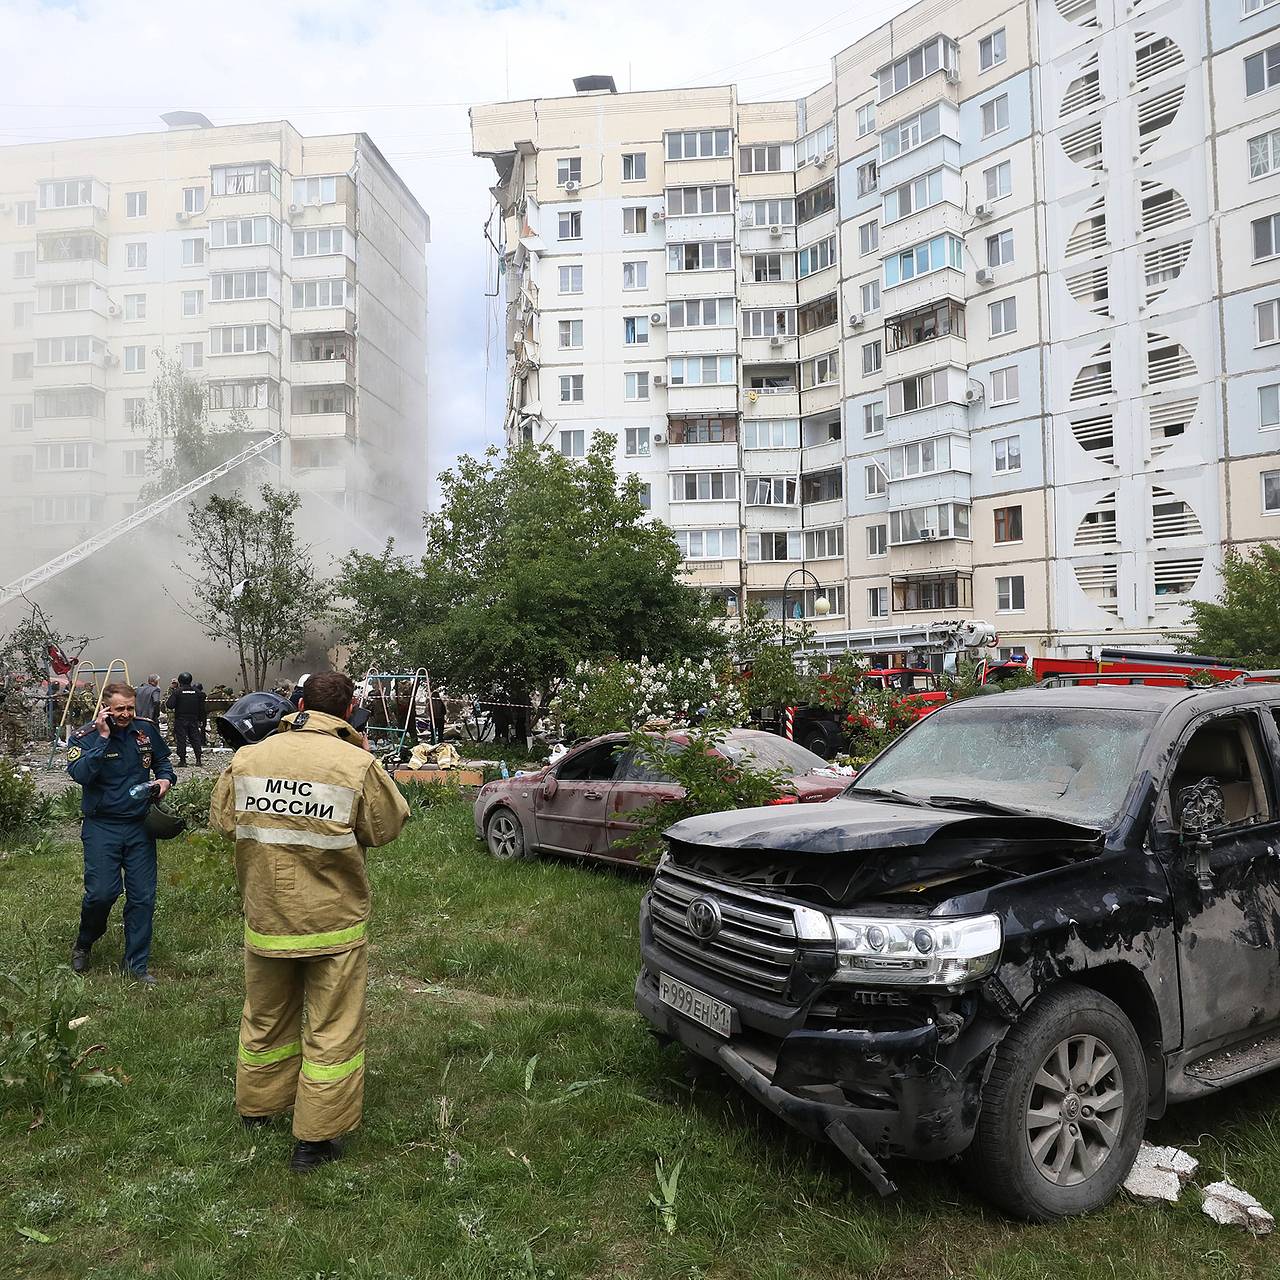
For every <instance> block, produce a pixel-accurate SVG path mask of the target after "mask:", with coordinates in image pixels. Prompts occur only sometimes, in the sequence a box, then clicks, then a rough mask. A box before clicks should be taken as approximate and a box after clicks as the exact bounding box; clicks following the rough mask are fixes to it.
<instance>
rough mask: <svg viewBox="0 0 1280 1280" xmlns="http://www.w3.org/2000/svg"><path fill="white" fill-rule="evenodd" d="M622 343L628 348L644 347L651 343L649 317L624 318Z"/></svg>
mask: <svg viewBox="0 0 1280 1280" xmlns="http://www.w3.org/2000/svg"><path fill="white" fill-rule="evenodd" d="M622 341H623V343H624V345H626V346H628V347H642V346H644V345H645V344H646V343H647V342H648V341H649V317H648V316H623V318H622Z"/></svg>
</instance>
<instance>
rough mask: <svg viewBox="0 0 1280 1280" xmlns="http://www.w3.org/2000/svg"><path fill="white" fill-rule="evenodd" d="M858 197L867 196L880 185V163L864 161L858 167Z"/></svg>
mask: <svg viewBox="0 0 1280 1280" xmlns="http://www.w3.org/2000/svg"><path fill="white" fill-rule="evenodd" d="M857 173H858V196H859V197H862V196H869V195H870V194H871V193H872V192H873V191H875V190H876V189H877V188H878V187H879V185H880V162H879V161H878V160H866V161H864V162H863V163H862V164H860V165H859V166H858V170H857Z"/></svg>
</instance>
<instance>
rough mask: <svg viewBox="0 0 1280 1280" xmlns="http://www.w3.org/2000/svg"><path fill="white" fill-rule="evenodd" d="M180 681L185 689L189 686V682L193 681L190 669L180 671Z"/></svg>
mask: <svg viewBox="0 0 1280 1280" xmlns="http://www.w3.org/2000/svg"><path fill="white" fill-rule="evenodd" d="M178 683H179V684H180V685H182V687H183V688H184V689H185V688H186V687H187V685H189V684H190V683H191V672H190V671H179V672H178Z"/></svg>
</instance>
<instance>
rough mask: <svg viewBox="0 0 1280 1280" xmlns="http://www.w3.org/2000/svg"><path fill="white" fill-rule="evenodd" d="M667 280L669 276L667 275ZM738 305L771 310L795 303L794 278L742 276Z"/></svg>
mask: <svg viewBox="0 0 1280 1280" xmlns="http://www.w3.org/2000/svg"><path fill="white" fill-rule="evenodd" d="M667 278H668V280H669V279H670V277H669V276H668V277H667ZM728 289H729V292H730V293H733V292H735V287H734V284H733V281H732V280H730V281H729V285H728ZM736 292H737V294H738V305H739V306H740V307H741V308H742V309H743V310H744V311H749V310H754V309H757V308H760V309H765V310H772V309H775V308H780V307H794V306H795V305H796V282H795V281H794V280H754V279H752V278H751V277H749V276H744V277H743V278H742V280H741V281H740V282H739V284H738V285H737V288H736Z"/></svg>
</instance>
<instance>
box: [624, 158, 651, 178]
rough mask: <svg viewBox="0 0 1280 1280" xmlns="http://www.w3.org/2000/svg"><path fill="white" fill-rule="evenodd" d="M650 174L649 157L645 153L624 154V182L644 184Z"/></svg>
mask: <svg viewBox="0 0 1280 1280" xmlns="http://www.w3.org/2000/svg"><path fill="white" fill-rule="evenodd" d="M648 173H649V161H648V157H647V156H646V155H645V153H644V152H643V151H624V152H623V153H622V180H623V182H643V181H644V180H645V178H646V177H648Z"/></svg>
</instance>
